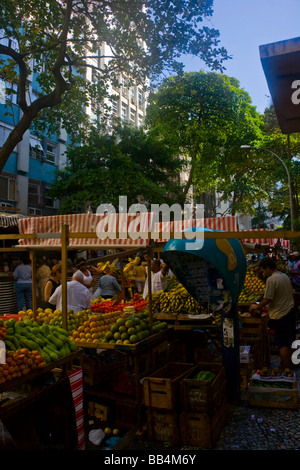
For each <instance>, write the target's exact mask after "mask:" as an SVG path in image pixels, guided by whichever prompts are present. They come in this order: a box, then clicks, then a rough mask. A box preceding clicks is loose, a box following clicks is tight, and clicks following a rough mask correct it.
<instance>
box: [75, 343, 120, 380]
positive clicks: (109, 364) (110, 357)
mask: <svg viewBox="0 0 300 470" xmlns="http://www.w3.org/2000/svg"><path fill="white" fill-rule="evenodd" d="M124 367H125V361H124V359H123V358H122V356H121V355H119V354H118V355H117V354H116V353H115V352H114V351H107V352H106V353H105V354H102V355H100V356H99V355H97V356H91V357H89V356H84V357H83V364H82V368H83V381H84V382H85V383H87V384H88V385H91V386H93V385H99V384H101V383H105V382H108V381H110V380H112V379H113V378H114V375H115V374H117V373H119V372H120V371H121V370H122V369H123V368H124Z"/></svg>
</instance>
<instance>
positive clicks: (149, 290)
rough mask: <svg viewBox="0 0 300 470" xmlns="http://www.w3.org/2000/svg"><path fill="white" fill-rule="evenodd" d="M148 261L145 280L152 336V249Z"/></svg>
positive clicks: (149, 251)
mask: <svg viewBox="0 0 300 470" xmlns="http://www.w3.org/2000/svg"><path fill="white" fill-rule="evenodd" d="M147 254H148V259H147V279H146V282H148V306H149V330H150V333H151V334H152V325H153V308H152V271H151V261H152V258H153V248H152V247H151V248H149V250H148V253H147Z"/></svg>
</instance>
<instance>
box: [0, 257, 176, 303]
mask: <svg viewBox="0 0 300 470" xmlns="http://www.w3.org/2000/svg"><path fill="white" fill-rule="evenodd" d="M147 265H148V261H147V255H146V256H145V257H141V259H140V262H139V264H138V265H136V266H134V267H133V269H132V271H131V273H130V276H131V282H132V291H133V292H132V293H135V292H137V293H139V294H140V295H143V297H146V296H147V293H148V283H147V282H146V279H147V269H148V268H147ZM150 266H151V286H152V291H153V292H157V291H158V290H160V289H165V288H166V285H167V284H166V282H167V274H168V272H169V269H168V268H167V266H166V265H165V264H164V263H163V262H161V261H160V260H155V259H154V260H152V261H151V264H150ZM4 267H5V269H4ZM1 272H2V273H3V274H5V275H8V276H11V277H12V279H13V280H14V285H15V292H16V296H17V302H18V311H22V310H23V309H24V308H25V309H26V310H27V309H31V308H32V266H31V261H30V258H29V256H28V255H24V256H22V257H20V258H19V259H18V260H17V261H15V262H14V263H13V264H11V266H9V264H8V263H7V262H5V265H4V263H3V265H2V266H1ZM97 278H99V280H98V281H97ZM61 279H62V266H61V262H60V261H59V260H56V259H52V260H50V259H46V258H45V257H43V258H41V259H38V260H37V266H36V298H37V301H38V306H39V307H41V308H43V309H46V308H51V309H52V310H53V309H61V308H62V304H61V303H62V285H61ZM97 282H98V284H97ZM122 293H123V289H122V287H121V285H120V282H118V280H117V278H116V276H115V274H114V273H112V272H111V271H110V267H109V266H108V267H107V268H106V269H105V270H104V271H102V270H100V269H99V268H98V267H96V266H93V265H92V264H90V265H89V264H87V263H86V262H85V261H84V260H83V259H79V260H77V262H72V261H71V260H68V263H67V299H68V305H67V307H68V309H72V310H73V311H74V312H78V311H80V310H84V309H87V308H89V307H90V305H91V300H92V299H94V298H97V297H102V298H103V299H108V298H118V297H119V296H121V295H122Z"/></svg>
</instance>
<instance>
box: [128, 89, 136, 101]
mask: <svg viewBox="0 0 300 470" xmlns="http://www.w3.org/2000/svg"><path fill="white" fill-rule="evenodd" d="M129 96H130V101H131V103H133V104H134V103H135V93H134V87H131V88H130V92H129Z"/></svg>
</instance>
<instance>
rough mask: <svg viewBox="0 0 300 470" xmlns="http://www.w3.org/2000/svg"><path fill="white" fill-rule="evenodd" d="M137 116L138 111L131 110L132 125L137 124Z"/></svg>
mask: <svg viewBox="0 0 300 470" xmlns="http://www.w3.org/2000/svg"><path fill="white" fill-rule="evenodd" d="M135 118H136V113H135V111H133V110H131V111H130V124H131V125H132V126H135Z"/></svg>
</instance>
